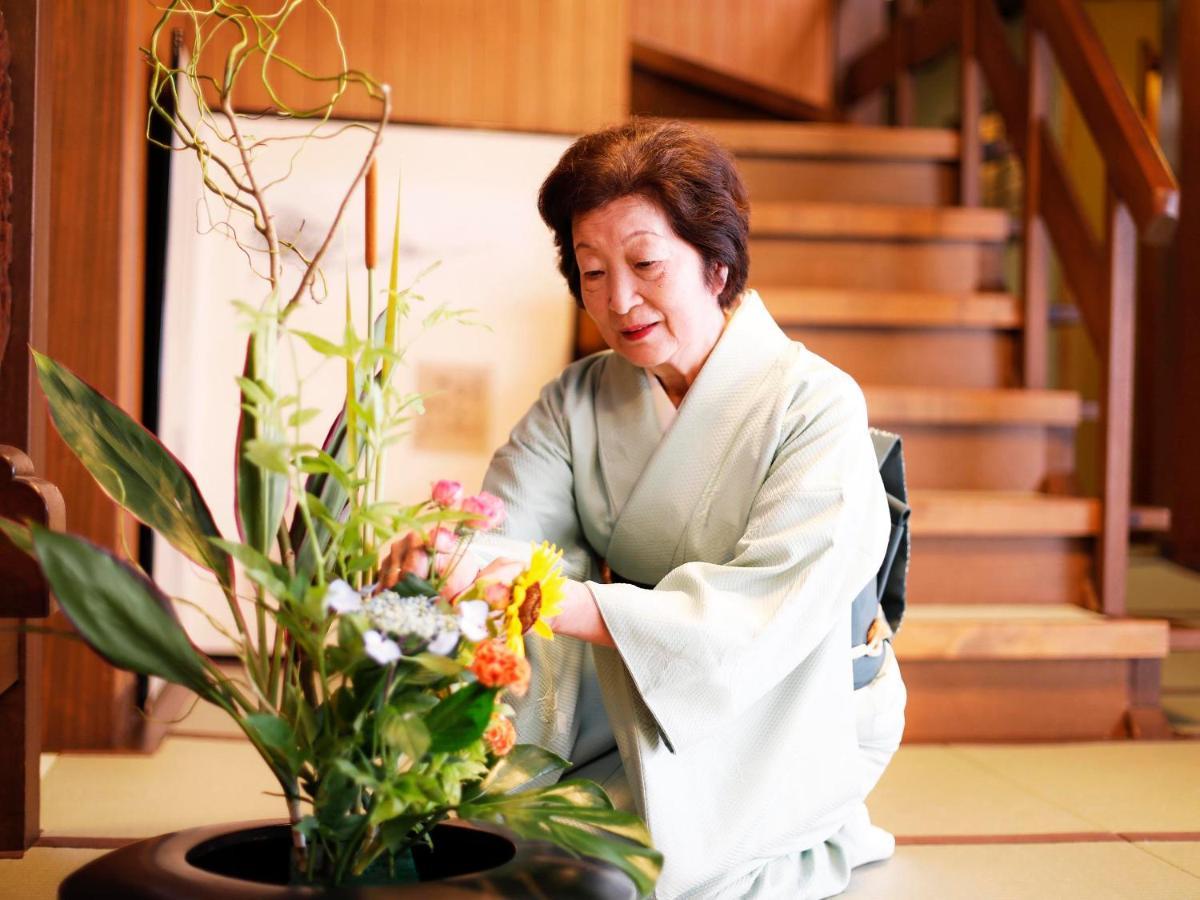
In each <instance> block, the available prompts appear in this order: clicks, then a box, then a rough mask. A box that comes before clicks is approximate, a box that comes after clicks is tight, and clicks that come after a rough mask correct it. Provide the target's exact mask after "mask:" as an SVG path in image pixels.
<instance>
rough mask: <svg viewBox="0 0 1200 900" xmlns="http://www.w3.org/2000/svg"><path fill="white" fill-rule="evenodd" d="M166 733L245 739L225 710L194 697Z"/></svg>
mask: <svg viewBox="0 0 1200 900" xmlns="http://www.w3.org/2000/svg"><path fill="white" fill-rule="evenodd" d="M167 732H168V733H169V734H178V735H188V736H210V737H222V738H242V739H245V737H246V735H245V733H244V732H243V731H242V729H240V728H238V726H237V723H235V722H234V721H233V718H232V717H230V715H229V714H228V713H227V712H225V710H223V709H221V708H220V707H219V706H213V705H212V704H211V703H208V702H206V701H204V700H199V699H196V698H194V697H193V698H189V700H188V704H187V705H186V706H185V707H184V711H183V713H182V714H181V715H180V718H179V719H177V720H176V721H174V722H172V723H171V724H170V725H169V726H168V727H167Z"/></svg>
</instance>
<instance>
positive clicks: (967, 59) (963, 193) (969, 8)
mask: <svg viewBox="0 0 1200 900" xmlns="http://www.w3.org/2000/svg"><path fill="white" fill-rule="evenodd" d="M976 2H977V0H963V4H962V29H961V30H962V37H961V39H960V50H961V54H960V57H959V72H958V98H959V111H960V114H959V121H960V125H959V162H958V202H959V203H961V204H962V205H963V206H978V205H979V194H980V188H981V185H980V165H981V163H982V157H983V148H982V147H981V145H980V140H979V110H980V107H981V106H982V104H983V92H982V89H983V80H982V75H981V73H980V69H979V59H978V57H977V56H976V55H975V27H976V26H975V4H976Z"/></svg>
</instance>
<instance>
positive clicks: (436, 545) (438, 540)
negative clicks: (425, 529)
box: [428, 525, 458, 553]
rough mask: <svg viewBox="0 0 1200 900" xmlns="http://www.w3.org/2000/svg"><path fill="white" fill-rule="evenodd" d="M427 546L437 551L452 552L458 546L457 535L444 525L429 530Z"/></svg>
mask: <svg viewBox="0 0 1200 900" xmlns="http://www.w3.org/2000/svg"><path fill="white" fill-rule="evenodd" d="M428 546H429V547H431V548H433V550H434V551H435V552H437V553H453V552H454V550H455V548H456V547H458V535H456V534H455V533H454V532H453V531H451V530H450V529H449V528H446V527H445V526H444V525H439V526H438V527H437V528H435V529H433V531H431V532H429V541H428Z"/></svg>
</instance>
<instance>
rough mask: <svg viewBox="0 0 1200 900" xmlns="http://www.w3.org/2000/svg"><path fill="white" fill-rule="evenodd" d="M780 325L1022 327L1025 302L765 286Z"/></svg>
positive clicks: (990, 296)
mask: <svg viewBox="0 0 1200 900" xmlns="http://www.w3.org/2000/svg"><path fill="white" fill-rule="evenodd" d="M759 293H760V294H762V298H763V302H764V303H765V304H766V305H767V308H768V309H770V310H771V314H772V315H773V316H774V317H775V320H776V321H777V322H778V323H779V324H780V326H781V327H784V328H787V327H789V326H794V327H803V326H819V327H831V328H838V327H841V328H888V327H895V328H947V329H951V328H960V329H961V328H969V329H982V328H994V329H1016V328H1020V327H1021V322H1022V308H1021V301H1020V299H1018V298H1017V297H1014V296H1012V295H1011V294H1003V293H977V294H935V293H928V292H920V291H856V290H839V289H837V288H788V287H760V288H759Z"/></svg>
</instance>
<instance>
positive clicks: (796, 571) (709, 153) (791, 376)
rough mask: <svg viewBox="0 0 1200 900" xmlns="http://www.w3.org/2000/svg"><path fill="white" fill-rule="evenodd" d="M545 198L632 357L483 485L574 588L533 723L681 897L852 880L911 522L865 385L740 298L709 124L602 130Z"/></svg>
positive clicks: (519, 443)
mask: <svg viewBox="0 0 1200 900" xmlns="http://www.w3.org/2000/svg"><path fill="white" fill-rule="evenodd" d="M539 209H540V211H541V214H542V218H543V219H544V220H545V221H546V223H547V225H549V227H550V228H551V229H552V230H553V232H554V237H555V241H556V242H557V245H558V252H559V268H560V269H561V271H562V273H563V275H564V276H565V278H566V280H567V285H568V286H569V288H570V290H571V293H572V294H573V295H574V297H575V299H576V300H577V301H578V302H579V304H580V305H581V306H582V307H583V309H584V310H585V311H586V313H587V314H588V316H589V317H590V318H591V319H592V321H593V322H595V324H596V327H597V328H598V329H599V331H600V334H601V335H602V336H603V337H604V340H605V342H606V343H607V344H608V346H609V347H610V348H611V350H610V351H605V352H602V353H597V354H594V355H592V356H589V357H587V358H586V359H582V360H580V361H578V362H576V363H573V364H572V365H570V366H568V367H567V368H566V369H565V370H564V371H563V373H562V374H561V375H560V376H559V377H558V378H557V379H555V380H554V381H552V382H551V383H550V384H548V385H546V387H545V388H544V389H543V390H542V392H541V396H540V398H539V399H538V401H537V402H536V403H535V404H534V405H533V407H532V408H531V409H530V410H529V412H528V413H527V414H526V415H525V417H524V418H523V419H522V420H521V421H520V423H518V425H517V426H516V428H515V429H514V431H513V432H512V436H511V438H510V440H509V442H508V444H507V445H505V446H504V447H503V448H501V449H500V450H499V451H498V452H497V453H496V456H495V458H494V459H493V460H492V464H491V467H490V469H489V470H488V473H487V477H486V479H485V483H484V487H485V488H486V489H487V490H488V491H490V492H492V493H494V494H496V495H497V496H499V497H500V498H502V499H503V500H504V502H505V504H506V506H507V509H508V519H507V522H506V526H505V533H506V534H507V535H508V536H509V537H515V538H520V539H534V540H542V539H547V540H550V541H553V542H555V543H556V544H558V545H559V546H560V547H563V548H565V550H566V556H565V560H566V563H567V570H568V573H570V574H573V575H575V576H576V577H577V578H578V580H573V581H570V582H569V583H568V591H567V597H566V601H565V604H564V609H563V612H562V614H561V615H559V616H558V617H557V619H556V621H555V622H554V623H553V624H554V627H555V630H556V631H557V633H558V635H559V637H558V638H557V639H555V640H553V641H545V640H543V639H541V638H537V637H532V636H530V637H528V638H527V652H528V654H529V656H530V659H531V661H532V662H533V665H534V684H533V686H532V689H531V691H530V692H529V695H528V696H527V698H526V700H525V702H524V705H523V706H521V707H520V708H519V709H518V732H519V734H520V735H521V739H522V740H525V741H531V742H536V743H541V744H543V745H545V746H549V747H551V748H552V749H554V750H555V751H557V752H559V753H561V754H563V755H564V756H567V757H568V758H570V759H572V761H573V762H574V764H575V766H576V770H575V773H576V774H581V775H587V776H590V777H596V778H598V780H600V781H602V782H604V783H605V784H606V785H607V786H609V787H610V789H612V791H613V792H614V795H615V796H616V797H617V798H618V801H620V800H621V798H622V796H624V797H625V799H626V802H631V804H632V806H633V807H634V808H636V810H637V811H638V812H639V813H640V814H642V816H643V817H644V818H645V820H646V822H647V824H648V826H649V828H650V831H651V833H652V835H653V837H654V841H655V844H656V845H657V847H658V848H659V849H660V850H661V851H662V852H663V854H664V857H665V867H664V870H663V874H662V878H661V881H660V882H659V888H658V892H657V895H658V896H659V897H664V898H667V897H671V898H673V897H685V896H686V897H705V898H708V897H746V896H756V897H769V898H776V897H779V898H795V897H825V896H831V895H833V894H836V893H839V892H840V891H842V890H843V889H844V888H845V887H846V885H847V883H848V881H849V877H850V870H851V869H852V868H853V867H854V866H857V865H859V864H861V863H864V862H869V861H873V860H877V859H882V858H885V857H887V856H890V855H891V853H892V850H893V847H894V842H893V840H892V838H891V836H890V835H888V834H887V833H886V832H884V831H882V830H880V829H878V828H875V827H873V826H872V825H871V824H870V822H869V820H868V818H867V815H866V809H865V807H864V805H863V799H864V797H865V796H866V794H867V793H868V791H869V790H870V789H871V788H872V786H873V785H874V784H875V782H876V781H877V780H878V778H879V776H880V774H881V773H882V771H883V768H884V766H885V765H886V764H887V761H888V760H889V759H890V757H891V755H892V753H893V752H894V751H895V749H896V746H897V745H898V744H899V740H900V733H901V731H902V730H903V708H904V699H905V694H904V686H903V682H902V681H901V680H900V674H899V670H898V668H897V666H896V663H895V659H894V657H893V656H892V655H891V651H890V648H887V649H886V651H885V652H886V655H885V657H883V658H884V659H885V660H886V661H885V662H884V664H883V665H882V667H881V668H880V669H879V672H878V674H877V675H876V676H875V678H874V680H872V681H871V682H870V683H869V684H868V685H866V686H865V687H862V688H861V689H860V690H857V691H856V690H854V685H853V683H852V682H853V679H852V676H851V654H850V641H848V639H847V635H848V633H849V632H850V630H851V623H850V615H851V604H852V601H853V599H854V598H855V596H856V595H858V594H859V593H860V590H862V589H863V586H864V585H866V584H868V583H871V582H872V580H873V579H874V577H875V574H876V572H877V571H878V570H879V568H880V563H881V561H882V559H883V557H884V553H885V545H886V544H887V540H888V532H889V516H888V511H887V504H886V500H885V497H884V493H883V489H882V486H881V482H880V476H879V472H878V468H877V463H876V459H875V454H874V451H873V448H872V443H871V439H870V437H869V435H868V431H867V424H866V411H865V405H864V402H863V396H862V392H861V391H860V390H859V388H858V386H857V385H856V384H855V383H854V381H853V380H852V379H851V378H850V377H849V376H848V375H846V374H845V373H844V372H841V371H839V370H838V369H836V368H835V367H834V366H832V365H831V364H830V363H828V362H826V361H825V360H823V359H821V358H820V357H818V356H816V355H814V354H813V353H811V352H810V351H808V350H806V349H805V348H804V346H803V345H801V344H799V343H796V342H793V341H791V340H789V339H788V338H787V336H785V335H784V333H783V332H782V331H781V330H780V329H779V327H778V326H777V325H776V324H775V322H774V320H773V319H772V318H771V315H770V313H768V312H767V310H766V308H765V307H764V306H763V303H762V301H761V300H760V299H759V297H758V295H757V294H755V293H754V292H753V291H750V290H746V289H745V285H746V275H747V268H748V258H747V246H746V245H747V237H748V224H747V223H748V205H747V200H746V192H745V189H744V187H743V185H742V183H741V180H740V179H739V177H738V174H737V171H736V170H735V168H734V164H733V161H732V159H730V157H729V155H728V154H727V153H726V152H725V151H724V150H722V149H721V148H720V147H719V146H717V145H716V144H715V143H714V142H713V141H711V140H710V139H708V138H707V137H705V136H703V135H702V134H701V133H700V132H698V131H696V130H695V129H692V128H690V127H688V126H685V125H682V124H678V123H656V122H649V121H635V122H633V123H631V124H627V125H622V126H619V127H616V128H611V129H609V130H606V131H602V132H600V133H597V134H591V135H588V136H586V137H583V138H581V139H580V140H578V141H577V142H576V143H575V144H574V145H572V146H571V147H570V149H568V150H567V152H566V153H565V154H564V156H563V157H562V159H561V161H560V162H559V163H558V165H557V166H556V167H555V169H554V171H553V172H551V173H550V175H549V177H548V178H547V179H546V181H545V183H544V184H543V186H542V190H541V196H540V199H539ZM564 636H565V638H564ZM860 642H861V641H860Z"/></svg>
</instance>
